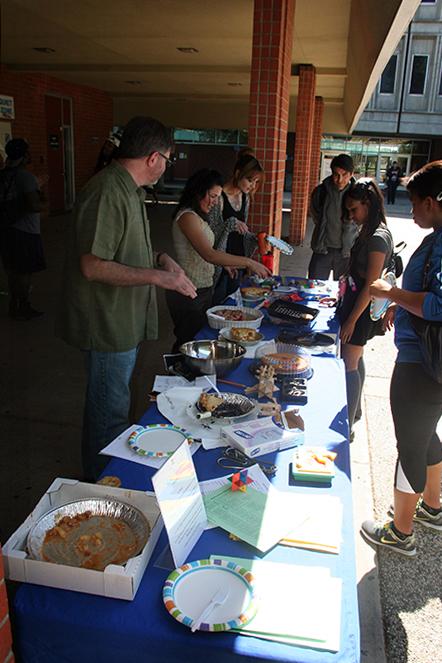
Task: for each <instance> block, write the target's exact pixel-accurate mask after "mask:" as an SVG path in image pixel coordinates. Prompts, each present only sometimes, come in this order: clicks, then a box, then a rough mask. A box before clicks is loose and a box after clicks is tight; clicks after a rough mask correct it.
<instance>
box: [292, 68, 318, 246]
mask: <svg viewBox="0 0 442 663" xmlns="http://www.w3.org/2000/svg"><path fill="white" fill-rule="evenodd" d="M315 87H316V71H315V68H314V67H313V66H312V65H300V67H299V87H298V101H297V106H296V137H295V154H294V158H293V181H292V212H291V217H290V242H291V243H293V244H298V245H299V244H302V242H303V240H304V237H305V230H306V225H307V212H308V202H309V184H310V161H311V151H312V137H313V120H314V110H315Z"/></svg>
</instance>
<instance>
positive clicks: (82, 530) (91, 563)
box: [41, 511, 142, 571]
mask: <svg viewBox="0 0 442 663" xmlns="http://www.w3.org/2000/svg"><path fill="white" fill-rule="evenodd" d="M141 547H142V543H141V542H140V541H139V539H138V536H137V535H136V534H135V532H134V531H133V530H132V528H131V527H130V525H129V524H128V523H126V522H124V521H122V520H120V519H118V518H117V517H112V516H107V515H95V514H93V513H92V512H91V511H85V512H84V513H78V514H76V515H75V516H64V517H63V518H61V519H60V520H59V521H58V522H57V523H56V524H55V525H54V527H51V529H49V530H48V531H47V532H46V534H45V537H44V541H43V545H42V549H41V556H42V559H44V560H45V561H47V562H53V563H55V564H67V565H68V566H77V567H80V568H83V569H94V570H96V571H103V570H104V569H105V568H106V566H107V565H108V564H124V563H125V562H127V560H128V559H130V558H131V557H134V556H135V555H136V554H138V552H139V551H140V549H141Z"/></svg>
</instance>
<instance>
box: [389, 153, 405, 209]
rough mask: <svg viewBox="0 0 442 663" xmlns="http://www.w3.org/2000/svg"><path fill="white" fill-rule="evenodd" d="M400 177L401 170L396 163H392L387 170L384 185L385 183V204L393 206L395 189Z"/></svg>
mask: <svg viewBox="0 0 442 663" xmlns="http://www.w3.org/2000/svg"><path fill="white" fill-rule="evenodd" d="M401 177H402V170H401V167H400V166H399V164H398V162H397V161H393V163H392V164H391V166H390V167H389V168H388V169H387V174H386V178H385V179H386V183H387V204H388V205H389V204H390V203H391V204H392V205H394V202H395V200H396V189H397V188H398V186H399V182H400V179H401Z"/></svg>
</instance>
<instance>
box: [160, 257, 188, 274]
mask: <svg viewBox="0 0 442 663" xmlns="http://www.w3.org/2000/svg"><path fill="white" fill-rule="evenodd" d="M158 266H159V267H161V269H164V270H165V271H166V272H175V273H179V272H183V273H184V269H183V268H182V267H180V265H179V264H178V263H177V262H175V260H174V259H173V258H171V257H170V256H169V255H167V253H160V255H159V258H158Z"/></svg>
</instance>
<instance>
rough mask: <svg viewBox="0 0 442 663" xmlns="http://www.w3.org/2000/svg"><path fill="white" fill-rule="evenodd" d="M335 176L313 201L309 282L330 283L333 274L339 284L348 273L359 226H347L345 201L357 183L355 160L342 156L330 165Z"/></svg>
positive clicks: (330, 177)
mask: <svg viewBox="0 0 442 663" xmlns="http://www.w3.org/2000/svg"><path fill="white" fill-rule="evenodd" d="M330 166H331V171H332V174H331V175H330V176H329V177H326V178H325V180H324V181H323V182H322V183H321V184H319V186H317V187H316V188H315V189H314V190H313V193H312V196H311V201H310V216H311V217H312V219H313V223H314V224H315V228H314V230H313V234H312V241H311V247H312V251H313V255H312V257H311V259H310V264H309V266H308V277H309V279H328V278H329V276H330V272H331V271H333V278H334V279H335V281H337V280H338V279H339V277H340V276H342V275H343V274H345V273H346V271H347V267H348V261H349V258H350V251H351V247H352V246H353V243H354V241H355V238H356V235H357V229H356V226H355V225H354V224H353V223H351V222H344V220H343V210H342V200H343V197H344V195H345V193H346V192H347V191H348V190H349V188H350V187H351V186H353V184H354V183H355V180H354V177H353V159H352V158H351V157H350V156H349V155H348V154H338V155H337V156H336V157H334V158H333V159H332V162H331V164H330Z"/></svg>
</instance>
